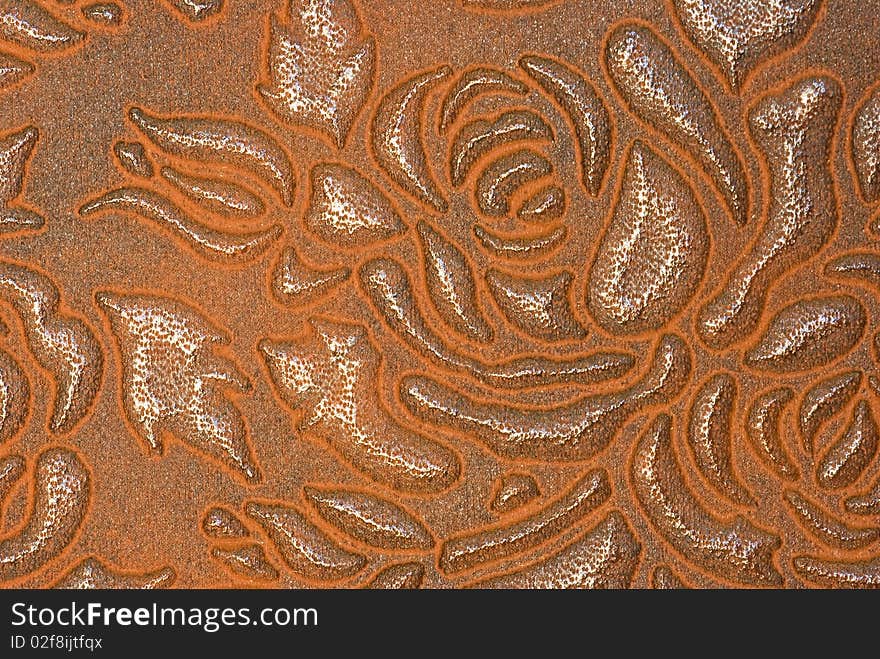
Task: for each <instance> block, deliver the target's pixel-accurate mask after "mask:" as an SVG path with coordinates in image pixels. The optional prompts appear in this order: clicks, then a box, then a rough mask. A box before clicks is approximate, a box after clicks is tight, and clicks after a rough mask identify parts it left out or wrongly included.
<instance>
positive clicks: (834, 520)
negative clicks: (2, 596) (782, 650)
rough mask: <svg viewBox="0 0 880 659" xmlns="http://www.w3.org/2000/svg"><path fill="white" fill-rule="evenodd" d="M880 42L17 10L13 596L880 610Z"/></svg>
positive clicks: (2, 395) (733, 14) (11, 350)
mask: <svg viewBox="0 0 880 659" xmlns="http://www.w3.org/2000/svg"><path fill="white" fill-rule="evenodd" d="M486 6H490V7H486ZM114 7H115V9H114ZM875 14H876V12H875V11H874V8H873V7H871V6H870V3H868V2H855V1H850V0H835V1H834V2H830V1H829V0H773V1H771V0H743V1H739V2H734V1H733V0H669V1H668V2H664V1H662V0H642V1H635V0H633V1H628V0H613V1H605V0H559V1H557V2H543V3H542V2H529V1H527V0H508V1H498V2H490V1H487V2H482V3H480V2H471V3H462V2H460V1H456V0H433V1H432V2H410V1H408V0H383V1H379V0H292V2H291V3H290V5H288V3H287V2H286V1H284V0H267V1H263V0H252V1H243V0H225V1H220V2H216V3H212V2H196V1H195V0H176V1H175V2H171V1H169V2H156V1H146V0H143V1H140V0H121V1H120V2H119V4H118V5H114V4H113V3H108V4H106V5H104V4H102V5H100V6H99V7H98V8H95V6H93V5H92V4H90V2H89V0H82V1H80V2H77V1H76V0H72V1H71V0H68V1H66V2H62V1H60V0H58V1H57V2H56V1H51V0H28V1H24V0H22V1H20V2H15V1H12V0H9V1H0V17H2V21H0V53H5V54H6V55H8V56H10V57H12V58H14V59H11V60H9V61H7V62H6V63H5V64H4V66H5V68H3V69H2V71H0V74H2V75H0V83H2V84H3V88H2V90H0V177H2V178H0V200H2V202H3V204H4V206H3V211H2V213H3V217H2V220H3V221H2V230H3V233H2V234H0V252H2V253H0V318H2V319H3V321H4V323H5V325H6V326H7V329H8V331H7V332H6V333H5V334H4V336H3V337H2V339H0V382H2V386H0V505H2V508H0V513H2V514H3V517H2V526H0V584H2V585H3V586H26V587H47V586H52V585H56V584H60V585H65V586H89V585H92V586H94V585H101V586H122V587H131V586H163V587H164V586H172V585H173V586H177V587H238V586H248V587H262V586H265V587H296V586H318V587H335V586H343V587H358V586H361V585H367V584H372V585H383V586H403V585H405V586H414V585H422V586H425V587H460V586H468V585H482V586H512V587H557V586H566V585H568V586H572V585H578V586H607V587H626V586H633V587H648V586H668V585H676V584H682V583H683V584H686V585H688V586H692V587H719V586H728V585H731V586H776V587H783V586H784V587H804V586H806V587H814V586H838V587H839V586H871V585H873V586H877V585H878V584H880V543H878V539H880V530H878V523H880V460H878V459H877V457H876V453H877V448H878V447H877V444H878V431H877V426H876V416H877V412H878V398H877V396H878V391H880V387H878V384H877V383H878V381H877V380H875V379H874V376H875V373H876V363H877V359H878V353H877V350H878V342H877V340H876V338H875V337H876V335H877V331H878V328H877V326H876V323H877V311H878V306H877V295H878V291H880V289H878V285H880V252H876V251H875V247H874V242H875V241H876V240H877V235H878V232H877V230H878V228H880V215H877V202H878V201H880V183H878V181H880V178H878V177H880V94H873V92H874V89H875V88H874V86H873V85H874V84H875V83H876V81H877V80H878V78H880V47H878V43H877V42H878V31H877V25H876V16H875ZM96 16H97V17H98V19H100V18H101V17H103V18H105V19H108V20H109V22H100V21H99V20H97V19H96V18H95V17H96ZM52 17H54V21H53V18H52ZM272 17H274V18H272ZM117 18H118V20H117ZM58 21H60V22H58ZM19 78H20V79H19ZM505 113H513V114H505ZM496 120H497V121H496ZM479 121H482V122H483V123H475V122H479ZM505 122H506V123H505ZM480 134H482V136H480ZM468 139H470V141H471V142H470V144H466V145H464V146H460V148H459V146H456V140H458V141H459V144H463V143H464V142H465V141H467V140H468ZM457 149H459V150H457ZM120 154H121V155H120ZM127 154H128V156H129V157H128V159H127V160H126V155H127ZM131 154H134V156H132V155H131ZM138 154H140V159H138V157H136V156H138ZM456 158H458V159H459V160H460V162H461V163H463V164H459V165H456V164H455V160H456ZM126 162H127V163H128V166H127V167H126V165H125V163H126ZM145 162H146V163H149V167H147V166H146V165H145V164H144V163H145ZM456 167H458V168H459V173H458V174H456V173H455V169H456ZM164 168H172V169H164ZM194 177H195V178H194ZM175 181H176V183H175ZM187 184H189V185H190V188H192V189H190V191H189V193H187V192H185V191H184V190H183V188H184V187H186V185H187ZM199 186H201V187H199ZM206 186H217V187H216V190H215V191H214V193H210V194H209V193H208V192H205V191H204V189H205V187H206ZM199 190H201V191H202V192H201V193H200V192H199ZM221 193H222V194H221ZM212 195H213V196H212ZM223 195H226V196H227V197H228V198H227V205H226V206H224V205H223V203H222V202H221V201H218V197H222V196H223ZM545 195H546V196H545ZM548 200H550V201H548ZM560 200H562V201H563V202H564V203H563V205H562V206H561V207H559V208H556V207H554V206H553V204H552V203H550V202H551V201H556V202H559V201H560ZM545 202H547V203H545ZM230 204H231V205H232V206H234V207H231V206H230ZM530 204H531V206H532V207H533V210H534V208H539V209H540V208H543V212H541V211H540V210H539V211H534V212H531V213H530V212H527V211H528V208H529V205H530ZM542 204H543V206H542ZM523 209H525V210H523ZM554 209H555V210H554ZM556 211H560V212H558V213H557V212H556ZM53 296H57V303H56V300H54V299H53ZM56 305H57V306H56Z"/></svg>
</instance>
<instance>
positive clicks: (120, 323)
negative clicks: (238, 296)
mask: <svg viewBox="0 0 880 659" xmlns="http://www.w3.org/2000/svg"><path fill="white" fill-rule="evenodd" d="M95 300H96V302H97V303H98V306H99V307H100V309H101V311H102V312H104V314H105V315H106V316H107V318H108V320H109V321H110V327H111V330H112V333H113V336H114V338H115V339H116V345H117V349H118V351H119V357H120V361H121V362H122V364H121V389H122V404H123V408H124V410H125V415H126V417H127V418H128V420H129V422H130V423H131V424H132V426H133V427H134V429H135V432H137V434H138V435H139V436H140V438H141V439H142V440H144V442H145V443H146V444H147V445H148V447H149V449H150V451H151V452H152V453H157V454H162V452H163V451H164V445H163V435H164V434H166V433H167V434H170V435H173V436H175V437H176V438H178V439H180V440H181V441H183V442H185V443H187V444H188V445H190V446H191V447H192V448H194V449H196V450H197V451H200V452H202V453H204V454H207V455H208V456H210V457H211V458H213V459H215V460H217V461H218V462H220V463H221V464H222V465H224V466H225V467H227V468H229V469H231V470H233V472H235V473H236V474H237V475H240V476H243V477H244V478H245V479H246V480H247V481H248V482H250V483H254V482H258V481H259V480H260V478H261V477H260V471H259V468H258V467H257V465H256V462H255V460H254V457H253V454H252V453H251V450H250V446H249V445H248V440H247V428H246V426H245V423H244V419H243V418H242V415H241V412H240V411H239V409H238V408H237V407H236V406H235V405H234V404H233V403H232V402H231V401H230V400H229V399H228V398H227V396H226V394H225V390H226V389H228V388H232V389H236V390H238V391H246V390H247V389H249V388H250V384H249V382H248V381H247V379H246V378H245V376H244V375H242V374H241V373H240V372H239V370H238V368H237V366H236V365H235V364H234V363H233V362H231V361H230V360H229V359H227V358H226V357H223V356H220V355H217V354H215V352H214V351H215V349H216V348H217V347H218V346H221V345H223V344H226V343H228V342H229V339H228V336H227V334H226V332H225V331H224V330H221V329H219V328H218V327H215V326H214V325H213V324H212V323H211V322H210V321H208V320H207V319H206V318H204V317H203V316H202V314H201V313H199V312H197V311H196V310H194V309H192V308H190V307H189V306H187V305H184V304H183V303H181V302H178V301H176V300H172V299H168V298H162V297H157V296H152V295H141V294H137V295H120V294H116V293H111V292H109V291H99V292H98V293H97V294H96V295H95Z"/></svg>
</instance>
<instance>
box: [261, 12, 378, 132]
mask: <svg viewBox="0 0 880 659" xmlns="http://www.w3.org/2000/svg"><path fill="white" fill-rule="evenodd" d="M288 17H289V22H288V23H283V22H282V21H281V20H280V19H279V18H278V17H277V16H276V15H272V16H270V18H269V46H268V61H267V67H268V74H269V75H268V77H269V80H268V82H266V83H260V84H258V85H257V91H259V93H260V94H261V95H262V97H263V99H264V100H265V102H266V104H267V105H268V107H269V109H270V111H271V112H272V113H273V114H275V115H276V116H277V117H278V118H279V119H280V120H282V121H285V122H289V123H291V124H294V125H297V126H304V127H306V128H311V129H313V130H316V131H318V132H319V133H322V134H324V135H326V136H327V137H329V138H330V139H331V140H332V142H333V143H334V144H335V145H336V147H337V148H340V149H341V148H342V147H343V146H344V145H345V140H346V138H347V137H348V133H349V131H350V130H351V127H352V125H353V124H354V120H355V119H356V118H357V115H358V113H359V112H360V110H361V108H362V107H363V105H364V103H365V102H366V100H367V97H368V96H369V94H370V90H371V89H372V87H373V78H374V73H375V66H376V55H375V42H374V40H373V37H372V36H367V37H365V38H363V39H361V36H362V35H361V32H362V24H361V20H360V18H359V17H358V14H357V11H356V9H355V7H354V5H353V3H352V2H351V0H291V2H290V5H289V7H288Z"/></svg>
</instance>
